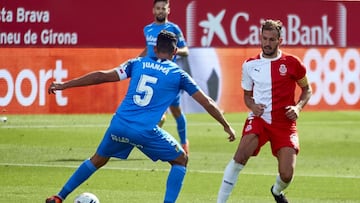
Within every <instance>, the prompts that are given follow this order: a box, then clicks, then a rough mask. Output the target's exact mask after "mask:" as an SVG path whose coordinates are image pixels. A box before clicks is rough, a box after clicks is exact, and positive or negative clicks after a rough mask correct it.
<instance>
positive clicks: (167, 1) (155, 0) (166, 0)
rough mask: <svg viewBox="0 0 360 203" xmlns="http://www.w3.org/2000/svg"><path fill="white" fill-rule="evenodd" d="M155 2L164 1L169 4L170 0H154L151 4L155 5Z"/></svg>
mask: <svg viewBox="0 0 360 203" xmlns="http://www.w3.org/2000/svg"><path fill="white" fill-rule="evenodd" d="M157 2H165V3H166V4H170V0H154V3H153V5H155V4H156V3H157Z"/></svg>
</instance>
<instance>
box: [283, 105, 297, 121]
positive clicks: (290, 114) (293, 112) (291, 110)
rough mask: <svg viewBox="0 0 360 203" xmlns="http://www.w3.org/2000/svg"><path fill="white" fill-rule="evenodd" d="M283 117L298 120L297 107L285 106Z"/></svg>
mask: <svg viewBox="0 0 360 203" xmlns="http://www.w3.org/2000/svg"><path fill="white" fill-rule="evenodd" d="M285 109H286V110H287V111H286V112H285V115H286V117H287V118H288V119H290V120H293V121H295V120H296V119H298V118H299V114H300V109H299V108H298V107H297V106H287V107H285Z"/></svg>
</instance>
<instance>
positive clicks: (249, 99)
mask: <svg viewBox="0 0 360 203" xmlns="http://www.w3.org/2000/svg"><path fill="white" fill-rule="evenodd" d="M244 102H245V105H246V106H247V107H248V108H249V109H250V110H251V111H252V112H253V114H254V115H255V116H261V115H262V114H263V113H264V109H265V105H264V104H255V101H254V98H253V91H247V90H244Z"/></svg>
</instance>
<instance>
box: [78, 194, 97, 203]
mask: <svg viewBox="0 0 360 203" xmlns="http://www.w3.org/2000/svg"><path fill="white" fill-rule="evenodd" d="M74 203H100V200H99V199H98V198H97V197H96V196H95V195H94V194H92V193H90V192H84V193H82V194H80V195H78V196H77V197H76V198H75V200H74Z"/></svg>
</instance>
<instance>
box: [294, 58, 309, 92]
mask: <svg viewBox="0 0 360 203" xmlns="http://www.w3.org/2000/svg"><path fill="white" fill-rule="evenodd" d="M295 62H296V67H297V69H296V80H297V83H298V84H299V86H300V87H305V86H307V85H308V84H309V83H308V80H307V77H306V67H305V65H304V64H303V63H302V62H301V61H300V59H298V58H295Z"/></svg>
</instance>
